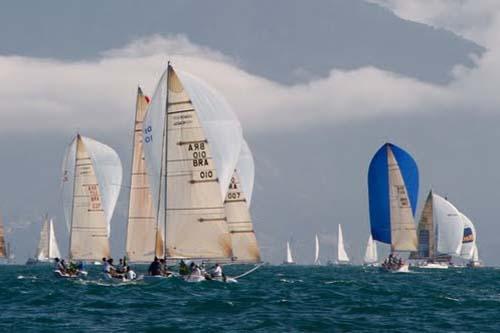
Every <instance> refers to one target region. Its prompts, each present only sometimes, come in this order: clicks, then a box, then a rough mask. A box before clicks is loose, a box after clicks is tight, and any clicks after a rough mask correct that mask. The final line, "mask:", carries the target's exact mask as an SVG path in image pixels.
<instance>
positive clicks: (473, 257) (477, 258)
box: [472, 244, 479, 262]
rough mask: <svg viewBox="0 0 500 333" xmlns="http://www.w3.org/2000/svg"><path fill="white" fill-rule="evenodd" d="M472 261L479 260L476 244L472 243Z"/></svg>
mask: <svg viewBox="0 0 500 333" xmlns="http://www.w3.org/2000/svg"><path fill="white" fill-rule="evenodd" d="M472 261H474V262H479V250H478V249H477V244H475V245H474V250H473V252H472Z"/></svg>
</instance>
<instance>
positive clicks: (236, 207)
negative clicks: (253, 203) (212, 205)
mask: <svg viewBox="0 0 500 333" xmlns="http://www.w3.org/2000/svg"><path fill="white" fill-rule="evenodd" d="M224 206H225V209H226V218H227V225H228V227H229V232H230V234H231V243H232V246H233V257H234V260H235V261H239V262H260V250H259V246H258V244H257V238H256V237H255V232H254V229H253V224H252V217H251V215H250V210H249V206H248V203H247V199H246V193H245V192H244V191H243V187H242V184H241V181H240V178H239V177H238V172H236V171H235V172H234V174H233V177H232V178H231V182H230V183H229V190H228V192H227V195H226V200H225V201H224Z"/></svg>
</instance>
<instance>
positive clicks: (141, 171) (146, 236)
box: [125, 87, 163, 263]
mask: <svg viewBox="0 0 500 333" xmlns="http://www.w3.org/2000/svg"><path fill="white" fill-rule="evenodd" d="M149 101H150V100H149V98H148V97H147V96H146V95H144V94H143V92H142V90H141V88H140V87H139V88H138V89H137V99H136V112H135V122H134V138H133V152H132V170H131V176H130V195H129V206H128V223H127V234H126V240H125V252H126V256H127V258H128V260H129V261H130V262H143V263H145V262H151V261H153V258H154V257H155V255H162V254H163V239H162V238H161V237H162V235H161V233H160V232H159V231H158V230H157V223H156V213H155V209H154V205H153V198H152V193H151V186H150V185H149V178H148V174H147V168H146V160H145V158H144V148H143V145H144V141H143V140H144V136H143V130H144V128H143V121H144V116H145V115H146V110H147V107H148V105H149Z"/></svg>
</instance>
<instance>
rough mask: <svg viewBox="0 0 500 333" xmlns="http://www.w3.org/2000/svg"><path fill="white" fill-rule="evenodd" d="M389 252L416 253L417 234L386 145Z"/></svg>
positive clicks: (402, 188) (403, 186) (392, 155)
mask: <svg viewBox="0 0 500 333" xmlns="http://www.w3.org/2000/svg"><path fill="white" fill-rule="evenodd" d="M387 165H388V169H389V170H388V171H389V201H390V216H391V243H392V244H391V251H416V250H417V244H418V240H417V233H416V228H415V221H414V219H413V212H412V208H411V203H410V198H409V197H408V191H407V190H406V185H405V182H404V180H403V175H402V174H401V170H400V168H399V165H398V162H397V161H396V158H395V157H394V154H393V152H392V149H391V147H390V146H389V145H387Z"/></svg>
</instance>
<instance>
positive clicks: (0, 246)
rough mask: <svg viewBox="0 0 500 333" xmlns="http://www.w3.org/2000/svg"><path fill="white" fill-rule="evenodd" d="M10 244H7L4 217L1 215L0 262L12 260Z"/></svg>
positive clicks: (4, 262)
mask: <svg viewBox="0 0 500 333" xmlns="http://www.w3.org/2000/svg"><path fill="white" fill-rule="evenodd" d="M10 255H11V254H10V250H9V244H8V243H7V244H5V232H4V227H3V218H2V216H1V215H0V264H7V263H9V262H10Z"/></svg>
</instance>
